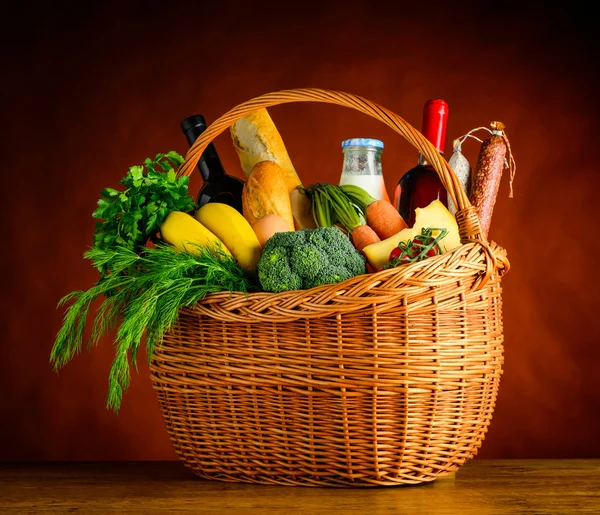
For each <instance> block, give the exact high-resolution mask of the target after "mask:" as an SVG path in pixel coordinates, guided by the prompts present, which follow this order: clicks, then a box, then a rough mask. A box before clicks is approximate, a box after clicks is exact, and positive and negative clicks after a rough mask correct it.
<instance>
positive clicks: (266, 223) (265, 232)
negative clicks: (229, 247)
mask: <svg viewBox="0 0 600 515" xmlns="http://www.w3.org/2000/svg"><path fill="white" fill-rule="evenodd" d="M252 229H253V230H254V233H255V234H256V237H257V238H258V241H259V242H260V246H261V248H262V247H264V246H265V243H267V240H268V239H269V238H270V237H271V236H273V235H274V234H275V233H277V232H288V231H289V227H288V224H287V222H286V221H285V220H284V219H283V218H281V217H280V216H279V215H275V214H270V215H265V216H263V217H262V218H259V219H258V220H257V221H256V222H254V225H253V226H252Z"/></svg>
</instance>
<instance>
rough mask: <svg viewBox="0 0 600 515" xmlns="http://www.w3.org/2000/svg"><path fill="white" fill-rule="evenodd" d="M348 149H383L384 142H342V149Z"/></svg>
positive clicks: (359, 139)
mask: <svg viewBox="0 0 600 515" xmlns="http://www.w3.org/2000/svg"><path fill="white" fill-rule="evenodd" d="M346 147H375V148H383V141H380V140H378V139H373V138H352V139H347V140H344V141H342V148H343V149H344V148H346Z"/></svg>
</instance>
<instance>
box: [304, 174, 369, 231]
mask: <svg viewBox="0 0 600 515" xmlns="http://www.w3.org/2000/svg"><path fill="white" fill-rule="evenodd" d="M302 190H303V191H304V192H305V193H306V195H307V196H308V198H309V199H310V205H311V211H312V213H313V218H314V220H315V223H316V224H317V226H318V227H331V226H333V225H334V224H337V223H339V224H340V225H341V226H342V227H343V228H344V229H345V231H346V232H347V233H348V234H352V231H353V230H354V229H356V228H357V227H358V226H359V225H362V223H363V222H362V220H361V215H362V216H363V217H364V216H365V209H366V208H364V209H363V208H362V205H361V204H360V203H359V202H354V201H353V199H352V198H350V197H349V196H348V195H346V194H345V193H344V191H343V190H342V189H341V188H340V186H335V185H333V184H329V183H327V182H325V183H317V184H312V185H310V186H308V187H306V188H302Z"/></svg>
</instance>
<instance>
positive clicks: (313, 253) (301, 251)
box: [290, 245, 329, 277]
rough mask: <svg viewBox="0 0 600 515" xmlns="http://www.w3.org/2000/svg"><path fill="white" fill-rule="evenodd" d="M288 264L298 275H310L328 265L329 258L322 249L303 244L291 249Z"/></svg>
mask: <svg viewBox="0 0 600 515" xmlns="http://www.w3.org/2000/svg"><path fill="white" fill-rule="evenodd" d="M290 266H291V267H292V270H294V272H296V273H297V274H298V275H299V276H300V277H310V276H313V275H316V274H318V273H319V272H320V271H321V270H323V268H325V267H326V266H329V259H328V258H327V254H326V253H325V252H323V250H322V249H320V248H318V247H315V246H314V245H304V246H302V247H294V248H293V249H292V253H291V255H290Z"/></svg>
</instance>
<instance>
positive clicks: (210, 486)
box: [0, 459, 600, 515]
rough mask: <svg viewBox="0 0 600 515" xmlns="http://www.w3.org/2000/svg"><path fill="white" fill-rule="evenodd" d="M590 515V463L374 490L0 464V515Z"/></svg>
mask: <svg viewBox="0 0 600 515" xmlns="http://www.w3.org/2000/svg"><path fill="white" fill-rule="evenodd" d="M17 513H18V514H21V513H35V514H38V513H48V514H50V513H51V514H60V513H78V514H82V513H91V514H97V515H100V514H103V515H105V514H123V515H127V514H136V515H142V514H144V515H152V514H154V513H169V514H173V515H176V514H178V513H184V514H187V513H194V514H197V513H208V514H219V513H227V514H229V513H231V514H240V515H241V514H244V515H248V514H259V513H260V514H268V515H271V514H274V515H275V514H286V515H292V514H310V515H321V514H323V515H325V514H327V515H329V514H341V515H343V514H351V515H352V514H361V515H367V514H368V515H373V514H379V513H385V514H389V513H406V514H412V513H422V514H426V515H436V514H455V513H456V514H461V515H470V514H477V515H488V514H493V515H496V514H498V515H500V514H501V515H505V514H512V513H519V514H529V513H539V514H544V515H550V514H553V513H567V514H577V513H593V514H600V460H591V459H590V460H472V461H470V462H468V463H467V464H465V465H464V466H463V467H462V468H461V469H460V470H459V471H458V472H456V473H455V474H452V475H450V476H448V477H445V478H442V479H438V480H436V481H434V482H432V483H425V484H420V485H415V486H394V487H374V488H356V489H353V488H323V487H291V486H268V485H251V484H243V483H228V482H221V481H207V480H203V479H199V478H197V477H196V476H194V475H193V474H192V473H191V472H190V471H188V470H187V469H186V468H185V467H184V466H183V465H182V464H181V463H179V462H125V463H110V462H101V463H43V464H32V463H24V464H11V463H5V464H0V514H2V515H13V514H17Z"/></svg>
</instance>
